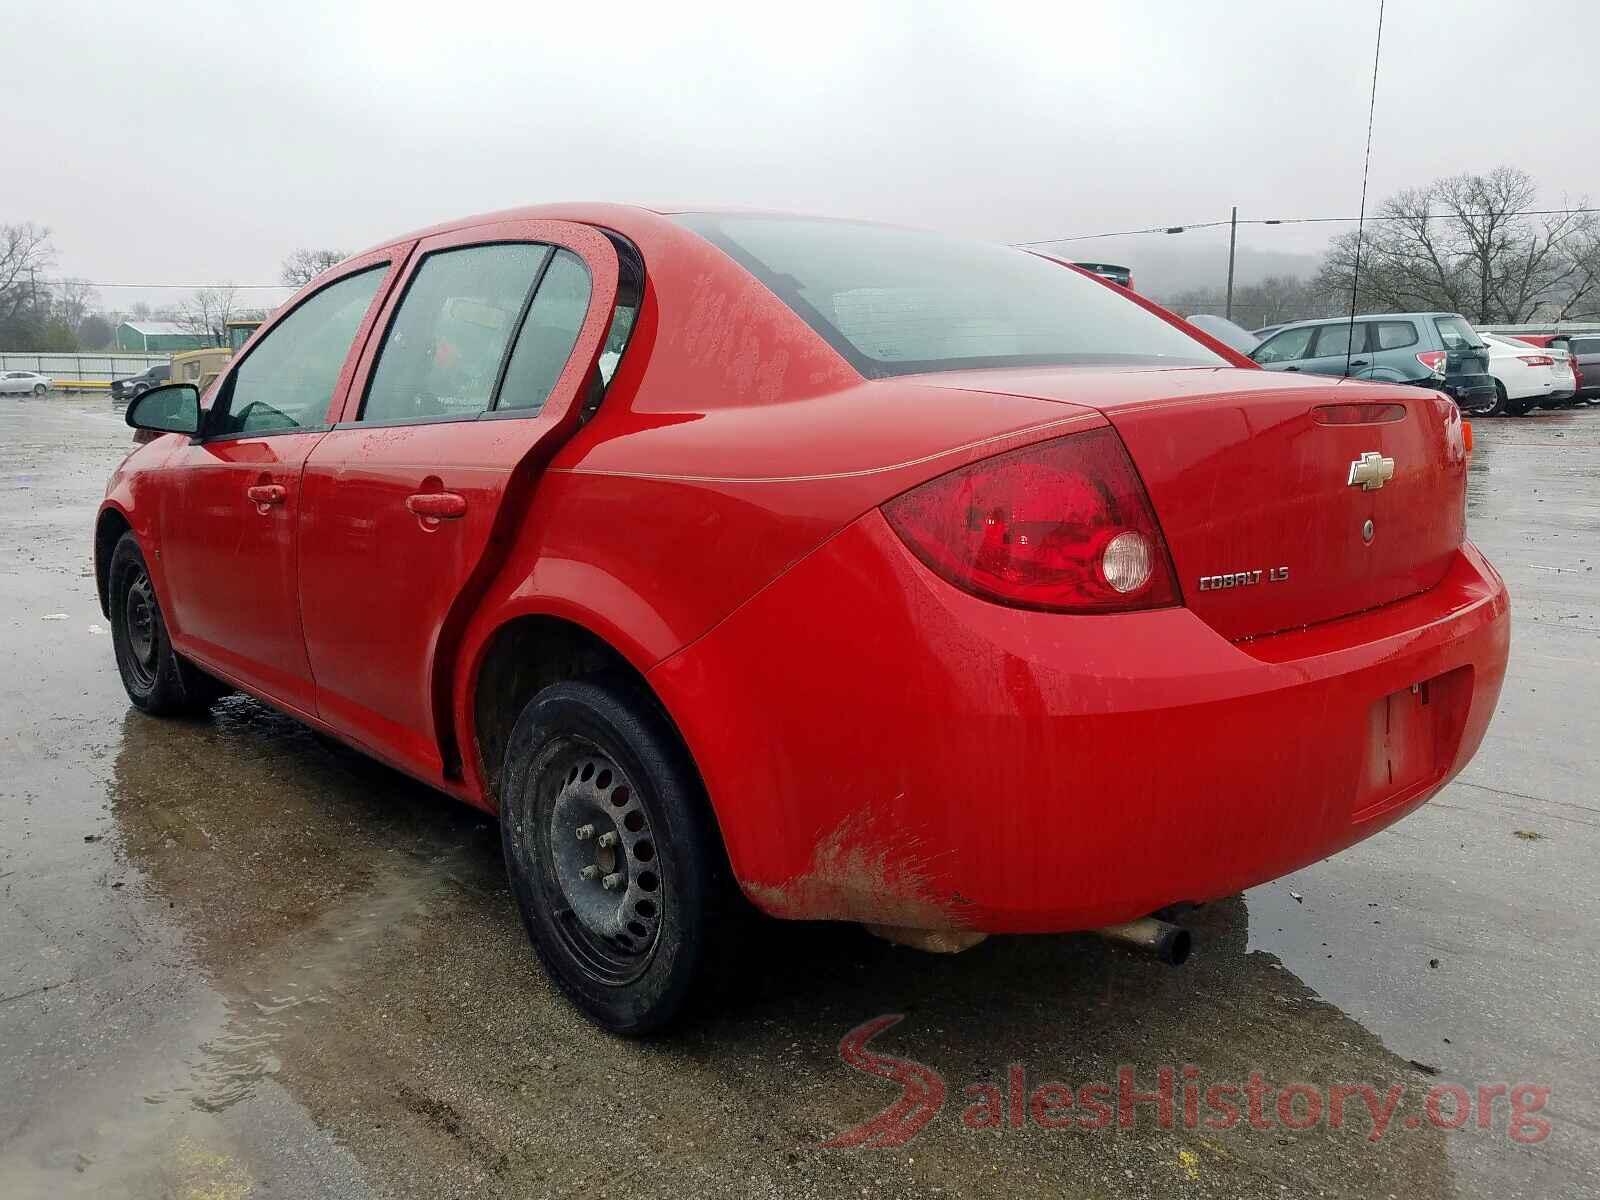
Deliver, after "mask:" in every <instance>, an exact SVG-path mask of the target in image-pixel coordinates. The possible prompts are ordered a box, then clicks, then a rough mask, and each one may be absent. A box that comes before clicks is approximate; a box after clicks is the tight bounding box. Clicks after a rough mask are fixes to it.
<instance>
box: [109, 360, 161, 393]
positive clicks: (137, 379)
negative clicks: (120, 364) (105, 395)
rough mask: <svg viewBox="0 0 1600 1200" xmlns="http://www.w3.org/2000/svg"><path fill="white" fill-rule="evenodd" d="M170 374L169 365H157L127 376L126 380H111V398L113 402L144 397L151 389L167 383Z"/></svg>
mask: <svg viewBox="0 0 1600 1200" xmlns="http://www.w3.org/2000/svg"><path fill="white" fill-rule="evenodd" d="M171 374H172V367H171V365H170V364H169V363H159V364H157V365H156V366H153V367H151V368H149V369H148V370H145V371H141V372H139V374H137V375H129V376H128V377H127V378H126V379H113V380H112V381H111V398H112V399H113V400H133V399H135V398H136V397H139V396H142V395H144V394H145V393H146V392H148V391H149V390H150V389H151V388H153V387H156V386H158V385H159V384H163V383H165V382H167V379H168V378H169V377H170V376H171Z"/></svg>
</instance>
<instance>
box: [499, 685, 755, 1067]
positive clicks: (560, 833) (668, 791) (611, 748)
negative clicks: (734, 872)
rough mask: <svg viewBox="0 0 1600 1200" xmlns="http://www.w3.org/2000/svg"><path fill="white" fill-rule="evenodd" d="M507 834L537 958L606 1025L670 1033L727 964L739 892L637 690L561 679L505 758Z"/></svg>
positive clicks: (668, 736)
mask: <svg viewBox="0 0 1600 1200" xmlns="http://www.w3.org/2000/svg"><path fill="white" fill-rule="evenodd" d="M500 832H501V839H502V844H503V846H504V850H505V859H506V870H507V872H508V874H509V875H510V877H511V888H512V891H513V893H514V894H515V896H516V900H517V907H518V908H519V909H520V910H521V912H522V920H523V924H524V925H525V926H526V927H527V930H528V936H529V938H530V939H531V940H532V942H533V946H534V949H535V950H536V951H537V952H538V955H539V958H540V960H541V961H542V962H543V963H544V966H545V969H546V970H548V971H549V972H550V974H551V976H552V977H554V979H555V981H556V983H557V984H558V985H559V986H560V988H561V990H562V991H563V992H565V993H566V995H567V997H568V998H569V999H571V1000H572V1001H573V1003H575V1004H576V1005H577V1006H578V1007H579V1008H581V1009H582V1010H583V1011H584V1012H585V1013H587V1014H588V1016H589V1017H590V1018H591V1019H593V1020H594V1021H595V1022H596V1023H598V1024H599V1025H601V1026H603V1027H605V1028H606V1029H609V1030H611V1031H612V1032H614V1033H620V1034H625V1035H629V1036H638V1035H643V1034H647V1033H652V1032H654V1031H656V1030H659V1029H662V1028H664V1027H665V1026H666V1025H668V1024H670V1023H671V1022H672V1021H674V1020H676V1019H677V1018H678V1017H680V1016H681V1015H683V1013H684V1012H685V1010H686V1008H687V1007H688V1006H689V1004H690V1003H691V1001H692V1000H693V999H694V998H695V997H696V994H697V993H698V992H699V991H700V990H701V987H702V985H703V984H704V982H705V979H706V977H707V975H708V974H709V973H710V969H711V968H712V967H713V965H714V964H715V963H716V962H717V961H718V960H719V959H723V960H724V961H725V958H726V956H725V955H724V954H723V953H722V944H723V940H724V939H725V938H726V936H727V934H728V930H729V928H730V927H731V920H730V912H729V910H730V907H731V894H732V882H731V878H730V875H729V872H728V869H727V864H726V858H725V856H724V854H723V851H722V845H721V842H720V840H719V837H718V834H717V831H716V827H715V823H714V822H713V820H712V818H711V814H710V809H709V805H708V804H707V802H706V799H705V794H704V789H703V788H702V787H701V784H700V780H699V777H698V775H697V774H696V772H695V770H694V767H693V765H692V764H691V763H690V761H689V758H688V755H687V753H686V752H685V751H684V749H683V747H682V745H681V744H680V743H679V741H678V739H677V736H676V734H675V733H674V731H673V730H672V728H671V726H670V725H669V724H668V722H667V719H666V717H665V715H664V714H663V713H662V712H661V710H660V709H659V707H658V706H657V705H656V704H655V702H654V700H653V698H651V697H649V696H648V695H646V694H644V693H643V691H642V689H640V688H638V687H637V686H635V685H632V684H631V683H629V682H628V681H625V680H610V679H606V680H601V681H572V682H563V683H557V684H552V685H551V686H550V687H547V688H545V689H544V690H543V691H541V692H539V693H538V694H537V695H536V696H535V697H534V698H533V699H532V700H531V701H530V702H529V703H528V706H527V707H526V708H524V709H523V710H522V715H521V716H520V717H518V719H517V723H516V726H515V727H514V728H513V730H512V733H511V740H510V743H509V744H508V746H507V748H506V757H505V766H504V769H503V771H502V773H501V777H500Z"/></svg>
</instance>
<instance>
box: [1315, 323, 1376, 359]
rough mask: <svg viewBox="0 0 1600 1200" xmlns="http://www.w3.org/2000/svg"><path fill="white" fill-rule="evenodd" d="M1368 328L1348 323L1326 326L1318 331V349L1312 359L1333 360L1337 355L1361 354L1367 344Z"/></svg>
mask: <svg viewBox="0 0 1600 1200" xmlns="http://www.w3.org/2000/svg"><path fill="white" fill-rule="evenodd" d="M1366 340H1367V327H1366V326H1365V325H1354V326H1352V325H1351V324H1350V323H1349V322H1348V321H1340V322H1339V323H1338V324H1337V325H1324V326H1322V327H1321V328H1320V329H1318V330H1317V349H1316V351H1315V353H1314V354H1313V356H1312V357H1314V358H1332V357H1334V356H1336V355H1338V356H1342V355H1346V354H1360V353H1361V349H1362V346H1363V345H1365V344H1366Z"/></svg>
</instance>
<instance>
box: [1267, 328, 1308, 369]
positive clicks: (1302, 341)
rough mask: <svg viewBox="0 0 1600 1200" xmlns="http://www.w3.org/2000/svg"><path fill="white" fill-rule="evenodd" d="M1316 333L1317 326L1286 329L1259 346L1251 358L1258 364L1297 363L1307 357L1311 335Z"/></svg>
mask: <svg viewBox="0 0 1600 1200" xmlns="http://www.w3.org/2000/svg"><path fill="white" fill-rule="evenodd" d="M1316 331H1317V327H1316V326H1315V325H1307V326H1306V327H1305V328H1303V329H1285V330H1284V331H1283V332H1282V333H1280V334H1277V335H1275V336H1274V337H1271V338H1268V339H1267V340H1266V341H1265V342H1262V343H1261V345H1259V346H1257V347H1256V352H1255V353H1254V354H1253V355H1251V357H1252V358H1254V359H1255V360H1256V361H1257V362H1258V363H1281V362H1295V361H1296V360H1298V359H1302V358H1304V357H1305V356H1306V348H1307V347H1308V346H1310V345H1311V335H1312V334H1313V333H1315V332H1316Z"/></svg>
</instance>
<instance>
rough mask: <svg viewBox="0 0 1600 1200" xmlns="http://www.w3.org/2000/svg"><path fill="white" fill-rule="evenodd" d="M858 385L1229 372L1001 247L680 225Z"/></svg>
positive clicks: (1163, 329) (786, 220)
mask: <svg viewBox="0 0 1600 1200" xmlns="http://www.w3.org/2000/svg"><path fill="white" fill-rule="evenodd" d="M677 220H679V221H680V222H681V223H682V224H684V225H686V226H688V227H689V228H690V229H693V230H694V231H695V232H696V233H698V234H700V235H701V236H702V237H705V238H706V239H707V240H708V241H710V242H712V243H713V244H715V245H716V246H717V247H719V248H720V249H722V250H723V251H724V252H726V253H727V254H728V255H729V256H731V257H732V258H733V259H735V260H736V261H737V262H739V263H740V264H741V265H742V266H744V267H745V268H746V269H747V270H749V271H750V272H751V274H753V275H755V276H756V278H757V279H759V280H760V281H761V282H762V283H763V284H765V285H766V286H767V287H768V288H769V289H771V291H772V292H774V293H775V294H776V295H777V296H778V297H779V299H781V300H782V301H783V302H784V303H785V304H787V305H788V306H789V307H790V308H791V309H793V310H794V312H795V313H796V314H797V315H798V316H799V317H800V318H801V319H802V320H803V321H805V322H806V323H807V324H808V325H810V326H811V328H812V329H814V330H815V331H816V332H817V334H818V335H820V336H821V337H822V338H823V339H824V340H825V341H827V342H828V344H829V345H831V346H832V347H833V348H834V349H835V350H837V351H838V352H839V353H840V354H841V355H842V356H843V357H844V358H845V359H847V360H848V361H849V362H850V364H851V365H852V366H854V367H855V368H856V370H858V371H860V372H861V374H863V375H865V376H866V377H868V378H882V377H885V376H892V375H909V374H915V373H917V372H919V371H944V370H959V369H965V368H977V367H997V366H999V367H1006V366H1043V365H1054V364H1078V363H1129V364H1139V365H1160V366H1226V365H1228V364H1227V360H1226V359H1224V358H1222V357H1221V356H1220V355H1218V354H1216V353H1215V352H1214V351H1212V350H1210V349H1208V348H1207V347H1206V346H1204V345H1202V344H1201V343H1200V342H1198V341H1196V340H1195V339H1194V338H1192V337H1190V336H1188V335H1187V334H1185V333H1183V332H1182V331H1181V330H1179V329H1177V328H1176V327H1174V326H1172V325H1170V324H1168V323H1167V322H1166V321H1164V320H1162V319H1161V318H1160V317H1158V316H1156V315H1155V314H1154V313H1151V312H1148V311H1146V310H1145V309H1143V308H1141V307H1140V306H1139V305H1138V304H1136V303H1134V302H1133V301H1131V300H1129V299H1127V298H1126V297H1124V296H1120V295H1118V294H1117V293H1116V292H1115V291H1113V290H1112V289H1110V288H1108V287H1106V286H1105V285H1104V284H1102V283H1100V282H1098V281H1096V280H1094V279H1090V278H1087V277H1085V276H1084V275H1081V274H1079V273H1078V272H1077V271H1075V270H1073V269H1072V268H1070V267H1067V266H1064V265H1062V264H1060V263H1057V262H1053V261H1051V260H1049V259H1046V258H1041V257H1040V256H1039V255H1036V254H1029V253H1027V252H1025V251H1022V250H1014V249H1011V248H1010V247H1006V246H995V245H989V244H987V243H983V242H970V241H964V240H961V239H958V238H952V237H946V236H943V235H941V234H936V233H926V232H922V231H918V230H911V229H898V228H894V227H892V226H884V225H871V224H866V223H862V222H854V221H829V220H817V219H808V218H793V217H761V216H742V215H741V216H721V215H716V214H709V213H687V214H680V215H679V216H678V217H677Z"/></svg>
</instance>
